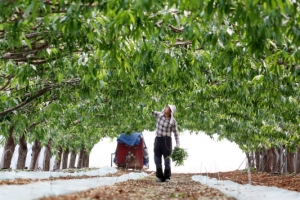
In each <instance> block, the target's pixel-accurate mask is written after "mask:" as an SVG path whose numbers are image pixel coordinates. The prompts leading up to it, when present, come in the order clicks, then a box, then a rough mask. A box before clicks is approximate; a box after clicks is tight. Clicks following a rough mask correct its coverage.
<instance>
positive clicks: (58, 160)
mask: <svg viewBox="0 0 300 200" xmlns="http://www.w3.org/2000/svg"><path fill="white" fill-rule="evenodd" d="M61 154H62V147H61V146H59V147H58V150H57V153H56V156H55V161H54V166H53V170H58V169H60V163H61Z"/></svg>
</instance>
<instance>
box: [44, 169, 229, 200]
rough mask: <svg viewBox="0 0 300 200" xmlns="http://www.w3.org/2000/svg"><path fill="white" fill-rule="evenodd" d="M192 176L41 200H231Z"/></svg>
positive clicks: (132, 182)
mask: <svg viewBox="0 0 300 200" xmlns="http://www.w3.org/2000/svg"><path fill="white" fill-rule="evenodd" d="M193 175H194V174H173V175H172V177H171V181H170V182H169V183H156V182H155V180H156V177H155V174H154V173H152V174H151V175H150V176H147V177H146V178H143V179H139V180H128V181H126V182H121V183H117V184H115V185H114V186H103V187H99V188H96V189H91V190H87V191H84V192H79V193H76V194H69V195H63V196H57V197H48V198H43V199H42V200H69V199H72V200H79V199H122V200H123V199H124V200H129V199H130V200H134V199H187V200H189V199H224V200H225V199H230V200H233V199H235V198H231V197H227V196H226V195H224V194H223V193H221V192H220V191H219V190H217V189H213V188H210V187H207V186H205V185H201V184H200V183H199V182H195V181H193V180H192V179H191V177H192V176H193Z"/></svg>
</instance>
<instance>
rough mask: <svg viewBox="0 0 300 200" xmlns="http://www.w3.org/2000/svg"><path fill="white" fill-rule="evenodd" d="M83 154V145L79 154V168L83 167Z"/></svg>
mask: <svg viewBox="0 0 300 200" xmlns="http://www.w3.org/2000/svg"><path fill="white" fill-rule="evenodd" d="M83 154H84V148H83V147H82V148H81V150H80V152H79V156H78V160H77V168H79V169H80V168H82V164H83Z"/></svg>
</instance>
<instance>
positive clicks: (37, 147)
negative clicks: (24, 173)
mask: <svg viewBox="0 0 300 200" xmlns="http://www.w3.org/2000/svg"><path fill="white" fill-rule="evenodd" d="M41 148H42V145H41V142H40V141H38V140H35V141H34V143H33V145H32V153H31V161H30V165H29V170H34V168H35V166H36V162H38V157H39V154H40V152H41Z"/></svg>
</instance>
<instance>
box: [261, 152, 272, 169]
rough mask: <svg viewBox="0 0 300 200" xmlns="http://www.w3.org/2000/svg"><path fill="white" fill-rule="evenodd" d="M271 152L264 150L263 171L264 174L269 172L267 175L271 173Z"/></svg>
mask: <svg viewBox="0 0 300 200" xmlns="http://www.w3.org/2000/svg"><path fill="white" fill-rule="evenodd" d="M269 152H270V150H268V149H266V148H265V147H264V150H263V163H262V166H263V168H262V171H263V172H267V173H270V172H271V168H270V158H269V157H270V156H269Z"/></svg>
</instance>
